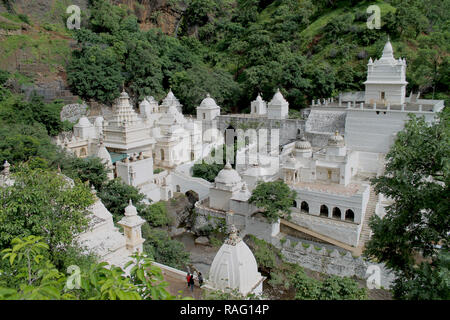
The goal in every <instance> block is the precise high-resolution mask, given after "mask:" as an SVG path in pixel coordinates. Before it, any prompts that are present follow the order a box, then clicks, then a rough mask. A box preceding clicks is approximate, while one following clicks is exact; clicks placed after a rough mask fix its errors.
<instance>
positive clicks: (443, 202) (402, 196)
mask: <svg viewBox="0 0 450 320" xmlns="http://www.w3.org/2000/svg"><path fill="white" fill-rule="evenodd" d="M449 128H450V123H449V112H448V110H445V109H444V111H443V112H442V113H441V114H440V116H439V121H437V122H434V123H433V124H428V123H427V122H425V120H424V118H423V117H422V118H417V117H416V116H414V115H411V116H410V120H409V121H408V122H407V123H406V124H405V127H404V129H403V130H402V131H400V132H399V133H398V134H397V139H396V140H395V143H394V145H393V146H392V147H391V149H390V151H389V152H388V154H387V155H386V160H387V163H386V168H385V173H384V175H383V176H380V177H378V178H375V179H373V180H372V183H373V184H374V186H375V190H376V191H377V192H378V193H382V194H383V195H385V196H387V197H389V198H390V199H392V200H393V201H394V203H393V204H392V205H390V206H389V207H387V210H386V212H387V213H386V215H385V216H384V217H383V218H382V219H381V218H379V217H378V216H374V217H373V218H372V220H371V221H370V223H369V225H370V227H371V229H372V230H373V236H372V238H371V240H370V241H369V242H368V243H367V244H366V249H365V254H366V255H367V256H369V257H373V258H376V259H377V260H378V261H380V262H384V263H385V264H386V266H387V267H388V268H391V269H393V270H394V271H395V272H396V274H397V275H398V277H397V280H396V281H395V285H394V288H393V292H394V296H395V297H396V298H408V297H410V295H409V294H408V293H407V292H405V288H408V287H411V283H412V282H414V281H415V279H420V277H421V276H420V272H424V270H426V269H425V267H424V266H421V267H420V268H419V269H417V267H418V259H419V261H420V260H421V259H425V262H426V263H428V264H430V266H439V264H438V263H437V262H436V259H438V257H439V254H438V253H439V250H438V249H436V245H440V246H441V248H442V249H440V250H444V251H448V250H449V242H448V234H449V232H450V217H449V215H448V212H449V210H450V208H449V203H450V201H449V194H450V192H449V179H450V176H449V168H450V161H449V155H450V134H449V130H450V129H449ZM433 268H436V267H433ZM432 274H434V273H432ZM404 283H409V284H408V285H407V286H405V285H404ZM436 289H437V288H436ZM430 295H431V296H436V294H432V293H430V292H424V293H423V296H422V297H423V298H425V297H429V296H430ZM416 297H417V295H416Z"/></svg>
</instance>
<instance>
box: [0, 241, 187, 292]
mask: <svg viewBox="0 0 450 320" xmlns="http://www.w3.org/2000/svg"><path fill="white" fill-rule="evenodd" d="M2 252H3V253H4V255H3V257H2V260H7V261H8V262H9V266H10V268H9V269H8V270H2V272H0V300H78V299H81V300H85V299H89V300H171V299H174V298H175V297H174V296H172V295H171V294H169V292H168V291H167V290H166V287H167V285H168V283H167V282H165V281H164V277H163V274H162V272H161V269H159V268H158V267H155V266H154V265H153V263H152V260H151V259H149V258H147V257H146V256H145V255H142V254H139V253H136V254H134V255H133V256H132V257H131V260H130V261H129V262H128V263H127V264H126V265H125V268H127V267H129V266H132V267H131V269H130V275H129V276H127V275H126V274H125V271H124V270H123V269H122V268H120V267H116V266H108V264H107V263H105V262H103V263H94V264H92V266H91V268H90V269H89V270H88V271H87V272H80V273H79V277H80V278H79V279H80V282H79V283H77V282H76V281H73V280H72V279H71V278H70V277H67V275H66V274H65V273H63V272H60V271H59V270H58V269H56V268H55V266H54V265H53V264H52V262H51V261H50V260H48V259H47V257H48V256H49V254H50V252H49V246H48V245H47V244H46V243H45V242H43V238H42V237H36V236H33V235H31V236H28V237H25V238H23V239H21V238H15V239H13V241H12V242H11V247H10V248H7V249H5V250H3V251H2ZM11 277H13V278H15V279H17V280H18V283H17V284H16V285H14V286H5V283H8V281H7V278H11ZM76 285H80V286H79V287H77V286H76ZM178 298H180V297H178Z"/></svg>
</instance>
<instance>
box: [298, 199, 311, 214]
mask: <svg viewBox="0 0 450 320" xmlns="http://www.w3.org/2000/svg"><path fill="white" fill-rule="evenodd" d="M300 209H301V210H302V211H304V212H306V213H309V205H308V203H307V202H306V201H302V204H301V207H300Z"/></svg>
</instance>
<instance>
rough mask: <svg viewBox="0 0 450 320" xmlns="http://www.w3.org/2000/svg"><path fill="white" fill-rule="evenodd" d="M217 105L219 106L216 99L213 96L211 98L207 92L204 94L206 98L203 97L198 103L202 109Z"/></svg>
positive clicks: (216, 106)
mask: <svg viewBox="0 0 450 320" xmlns="http://www.w3.org/2000/svg"><path fill="white" fill-rule="evenodd" d="M218 107H219V106H218V105H217V103H216V101H215V100H214V99H213V98H211V96H210V95H209V93H208V94H207V95H206V98H205V99H203V100H202V102H201V103H200V108H203V109H215V108H218Z"/></svg>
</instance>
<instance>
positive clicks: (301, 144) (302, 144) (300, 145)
mask: <svg viewBox="0 0 450 320" xmlns="http://www.w3.org/2000/svg"><path fill="white" fill-rule="evenodd" d="M295 148H296V149H301V150H309V149H311V143H309V141H308V140H306V138H305V137H302V138H301V139H300V140H298V141H297V142H296V143H295Z"/></svg>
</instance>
